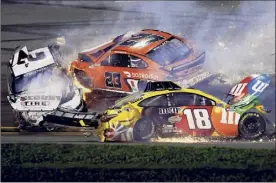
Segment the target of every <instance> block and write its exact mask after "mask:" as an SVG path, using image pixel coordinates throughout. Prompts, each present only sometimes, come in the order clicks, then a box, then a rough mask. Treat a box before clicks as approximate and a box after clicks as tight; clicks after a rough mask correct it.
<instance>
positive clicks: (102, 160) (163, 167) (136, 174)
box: [1, 144, 276, 181]
mask: <svg viewBox="0 0 276 183" xmlns="http://www.w3.org/2000/svg"><path fill="white" fill-rule="evenodd" d="M1 150H2V158H1V163H2V171H1V172H2V173H1V176H2V180H3V181H4V180H7V181H16V180H17V181H20V180H24V181H27V180H33V181H37V180H38V179H40V181H43V180H48V181H73V180H74V181H124V180H125V181H131V180H133V179H134V180H135V181H150V180H151V181H154V180H159V181H232V180H233V181H241V180H243V181H245V180H247V181H275V180H276V166H275V165H276V153H275V150H265V149H263V150H262V149H231V148H216V147H201V148H196V147H181V146H169V145H166V146H146V145H133V146H125V145H110V144H106V145H89V144H87V145H70V144H2V146H1ZM55 174H57V175H59V176H53V175H55ZM14 179H16V180H14ZM70 179H73V180H70Z"/></svg>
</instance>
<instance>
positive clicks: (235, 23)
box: [50, 1, 275, 80]
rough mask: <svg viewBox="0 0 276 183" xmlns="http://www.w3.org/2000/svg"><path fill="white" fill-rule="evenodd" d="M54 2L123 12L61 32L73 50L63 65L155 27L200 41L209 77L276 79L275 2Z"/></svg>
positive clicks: (101, 17)
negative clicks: (127, 34) (265, 75)
mask: <svg viewBox="0 0 276 183" xmlns="http://www.w3.org/2000/svg"><path fill="white" fill-rule="evenodd" d="M50 2H51V1H50ZM55 3H57V4H63V5H70V6H88V7H95V8H97V7H99V8H106V10H103V11H106V12H108V11H109V9H111V10H114V9H115V10H118V11H115V12H114V13H112V17H110V16H109V15H108V14H107V13H105V12H104V13H101V14H99V17H98V19H100V20H101V21H100V22H93V21H91V23H90V24H89V25H87V27H85V28H83V27H81V28H79V29H78V28H76V29H75V30H73V31H66V32H63V33H61V34H63V35H65V37H66V41H67V45H69V46H70V47H71V48H70V49H71V50H72V51H70V53H66V54H65V62H64V65H68V63H69V62H70V61H72V60H74V59H76V57H77V53H78V52H80V51H81V50H83V49H88V48H91V47H94V46H97V45H98V44H101V43H104V42H106V41H108V40H110V39H112V38H114V37H116V36H118V35H120V34H122V33H125V32H127V31H131V30H140V29H144V28H151V29H159V30H163V31H168V32H171V33H173V34H177V35H180V36H184V37H185V38H186V39H188V40H192V41H193V42H195V43H196V46H197V48H198V49H200V50H205V51H206V55H207V59H206V69H207V70H208V71H210V72H222V73H224V74H225V75H227V76H228V77H230V78H232V79H233V80H239V79H240V78H241V77H245V76H246V75H249V74H254V73H263V72H265V73H269V74H275V69H274V67H275V55H272V54H273V53H274V52H275V1H252V2H251V1H231V2H228V1H221V2H220V1H215V2H196V1H185V2H180V1H152V2H146V1H142V2H139V1H138V2H137V1H133V2H132V1H130V2H127V1H125V2H124V1H123V2H104V1H102V2H84V1H83V2H74V1H72V2H69V1H58V2H56V1H54V2H52V4H53V5H54V4H55ZM92 19H93V20H94V19H95V17H93V18H92Z"/></svg>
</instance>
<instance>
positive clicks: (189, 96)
mask: <svg viewBox="0 0 276 183" xmlns="http://www.w3.org/2000/svg"><path fill="white" fill-rule="evenodd" d="M171 101H172V104H173V106H174V107H180V106H215V105H216V103H215V101H213V100H210V99H208V98H206V97H203V96H200V95H196V94H193V93H184V92H176V93H173V94H172V96H171Z"/></svg>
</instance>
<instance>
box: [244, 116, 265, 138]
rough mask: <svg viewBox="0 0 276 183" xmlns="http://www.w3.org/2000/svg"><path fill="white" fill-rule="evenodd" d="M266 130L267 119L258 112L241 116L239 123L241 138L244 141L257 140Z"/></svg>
mask: <svg viewBox="0 0 276 183" xmlns="http://www.w3.org/2000/svg"><path fill="white" fill-rule="evenodd" d="M265 129H266V120H265V118H264V117H263V116H262V115H260V114H259V113H256V112H248V113H245V114H243V115H242V116H241V118H240V121H239V137H241V138H244V139H257V138H259V137H261V136H262V135H263V134H264V132H265Z"/></svg>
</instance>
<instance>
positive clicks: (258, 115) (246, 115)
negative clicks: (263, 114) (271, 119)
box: [240, 112, 260, 122]
mask: <svg viewBox="0 0 276 183" xmlns="http://www.w3.org/2000/svg"><path fill="white" fill-rule="evenodd" d="M249 116H255V117H260V114H258V113H255V112H254V113H253V112H251V113H247V114H245V115H243V117H242V119H241V120H240V122H242V121H244V120H245V119H246V118H247V117H249Z"/></svg>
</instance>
